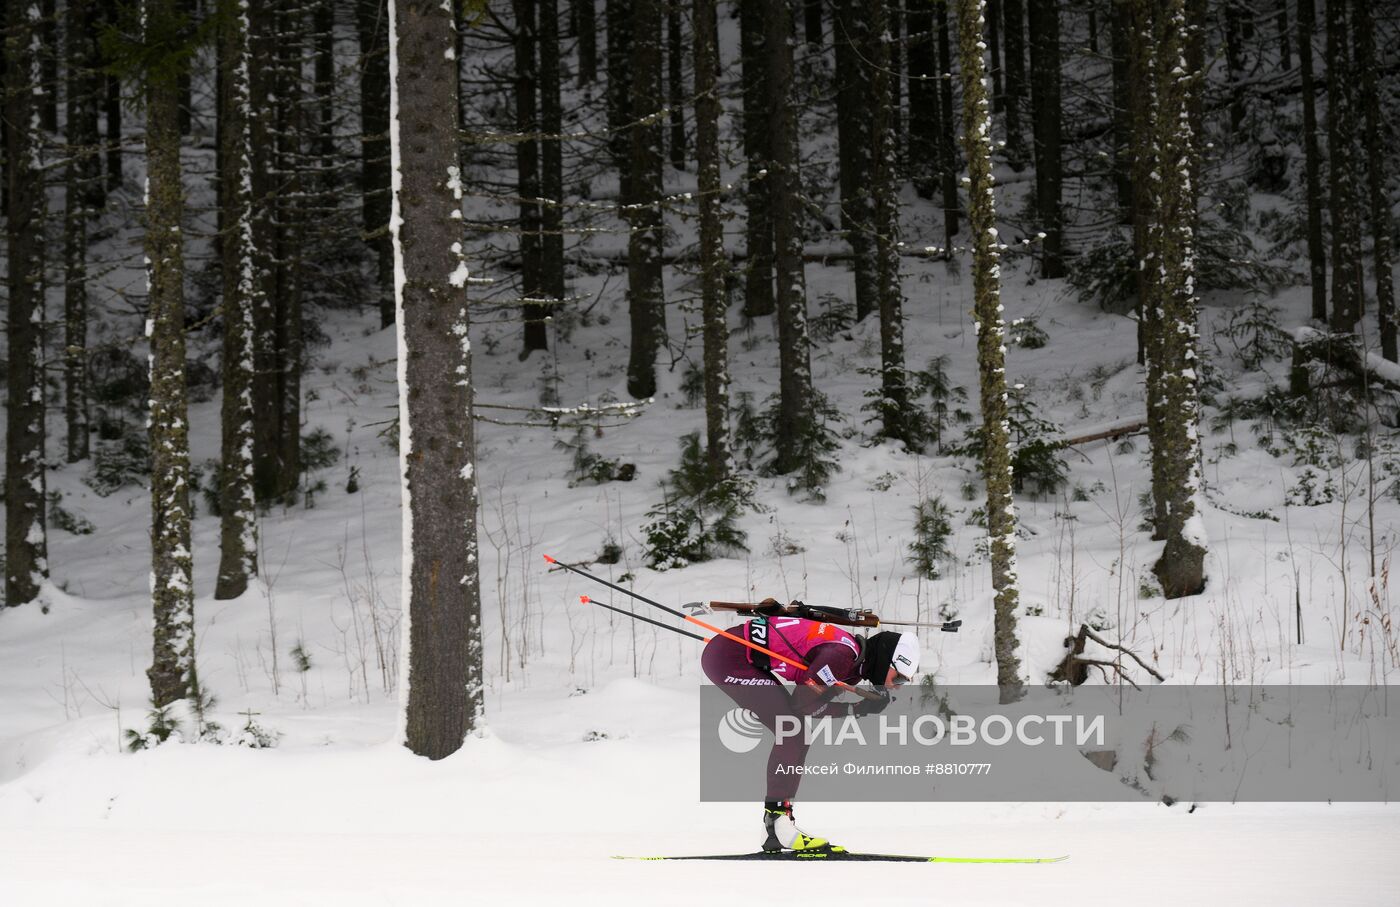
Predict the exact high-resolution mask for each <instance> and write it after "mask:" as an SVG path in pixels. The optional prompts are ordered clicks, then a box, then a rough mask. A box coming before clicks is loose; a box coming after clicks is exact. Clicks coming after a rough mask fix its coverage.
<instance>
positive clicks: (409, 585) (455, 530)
mask: <svg viewBox="0 0 1400 907" xmlns="http://www.w3.org/2000/svg"><path fill="white" fill-rule="evenodd" d="M389 29H390V30H389V70H390V73H389V78H390V84H391V100H390V115H389V117H390V119H389V136H390V144H391V150H392V151H391V167H392V181H393V182H392V185H393V208H392V212H391V215H390V227H391V230H392V235H393V242H394V294H395V299H396V301H397V305H398V313H397V319H396V320H397V325H398V328H397V329H398V341H399V361H398V374H399V463H400V469H401V470H402V475H403V615H404V617H403V620H404V626H402V627H401V629H400V632H401V634H402V640H403V653H402V662H403V667H402V668H401V670H400V676H401V677H405V678H407V680H406V682H405V684H404V690H403V694H402V695H403V700H404V710H403V726H402V740H403V742H404V744H405V745H406V746H407V747H408V748H409V749H410V750H412V751H413V752H414V753H416V754H418V755H420V756H427V757H428V758H430V759H441V758H443V757H445V756H449V755H451V754H452V753H454V752H456V751H457V750H458V749H459V748H460V747H461V745H462V741H463V739H464V738H465V736H466V735H467V734H468V733H471V732H472V731H474V730H477V729H479V728H481V727H482V726H483V714H482V708H483V700H482V647H481V589H480V576H479V564H478V558H477V529H476V513H477V483H476V451H475V435H474V429H473V425H472V376H471V344H470V341H469V340H468V336H467V329H468V311H467V290H466V284H467V265H466V261H465V259H464V258H463V251H462V239H463V229H462V215H461V197H462V188H463V187H462V179H461V171H460V170H459V168H458V161H457V129H458V119H459V116H458V113H459V108H458V101H457V91H458V88H457V85H458V79H457V54H456V46H457V39H456V30H455V28H454V27H453V16H452V7H451V5H450V4H443V3H439V2H436V0H389Z"/></svg>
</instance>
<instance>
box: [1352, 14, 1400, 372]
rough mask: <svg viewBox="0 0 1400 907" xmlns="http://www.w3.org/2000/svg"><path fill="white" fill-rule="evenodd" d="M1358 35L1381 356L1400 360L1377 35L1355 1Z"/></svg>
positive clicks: (1357, 62) (1356, 31)
mask: <svg viewBox="0 0 1400 907" xmlns="http://www.w3.org/2000/svg"><path fill="white" fill-rule="evenodd" d="M1352 11H1353V16H1354V17H1355V19H1354V21H1355V26H1354V29H1353V31H1354V33H1355V35H1356V67H1357V70H1358V74H1359V76H1360V80H1359V81H1360V93H1361V96H1360V99H1359V100H1360V104H1361V109H1362V111H1363V113H1364V115H1365V117H1366V123H1365V129H1366V140H1365V141H1366V176H1367V178H1368V180H1369V182H1368V187H1369V189H1370V193H1369V194H1370V219H1371V237H1372V255H1373V256H1374V261H1375V269H1376V318H1377V320H1378V321H1379V322H1380V333H1381V355H1382V356H1384V357H1385V358H1386V359H1389V360H1390V361H1391V362H1395V361H1397V360H1396V343H1395V286H1394V284H1393V282H1392V278H1391V273H1390V267H1391V236H1390V233H1391V223H1390V200H1389V196H1388V195H1387V193H1386V172H1385V168H1386V149H1385V146H1384V139H1383V137H1382V133H1383V131H1384V130H1383V122H1382V119H1381V102H1380V87H1379V81H1380V74H1379V72H1378V71H1377V63H1376V36H1375V34H1374V33H1373V31H1372V28H1373V21H1372V17H1371V4H1370V3H1369V2H1368V0H1353V3H1352Z"/></svg>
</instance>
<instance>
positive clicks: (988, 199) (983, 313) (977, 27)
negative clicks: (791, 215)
mask: <svg viewBox="0 0 1400 907" xmlns="http://www.w3.org/2000/svg"><path fill="white" fill-rule="evenodd" d="M1008 5H1009V4H1008ZM985 9H986V4H985V2H984V0H958V39H959V40H958V49H959V57H960V60H961V63H962V90H963V150H964V152H965V153H966V155H967V172H968V192H967V197H968V220H969V222H970V226H969V229H970V230H971V231H972V255H973V258H972V268H973V270H972V287H973V312H972V317H973V319H974V320H975V322H976V324H977V370H978V373H979V375H980V376H981V398H982V432H983V441H984V449H983V459H982V474H983V479H984V481H985V482H986V485H987V536H988V542H989V546H988V547H989V549H990V551H991V555H992V588H993V589H995V590H996V598H995V603H994V605H993V608H994V614H993V623H994V631H993V633H994V642H993V649H994V651H995V653H996V659H997V686H998V687H1000V690H1001V693H1000V699H1001V701H1002V702H1004V703H1005V702H1013V701H1015V700H1017V699H1020V698H1021V695H1022V689H1023V687H1024V680H1023V678H1022V675H1021V660H1020V658H1019V656H1018V655H1017V649H1018V648H1019V645H1020V644H1019V641H1018V638H1017V635H1016V609H1017V605H1018V599H1019V592H1018V590H1017V582H1018V580H1017V576H1016V510H1015V505H1014V503H1013V501H1012V498H1011V485H1012V476H1011V449H1010V438H1009V437H1008V436H1007V427H1006V426H1007V422H1006V420H1007V406H1006V352H1005V351H1006V324H1005V321H1004V320H1003V319H1002V306H1001V279H1000V276H999V274H1000V269H1001V266H1000V259H1001V243H1000V241H999V239H998V237H997V227H996V194H995V185H996V184H995V180H994V179H993V177H992V115H991V110H990V107H989V105H988V103H987V84H986V78H985V76H984V74H983V72H984V63H983V58H982V49H983V42H982V27H983V21H984V19H983V17H984V14H985Z"/></svg>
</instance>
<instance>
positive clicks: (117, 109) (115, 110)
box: [102, 0, 122, 192]
mask: <svg viewBox="0 0 1400 907" xmlns="http://www.w3.org/2000/svg"><path fill="white" fill-rule="evenodd" d="M120 17H121V0H102V25H103V27H104V28H111V29H115V28H119V27H120V26H121V22H120V21H119V20H120ZM102 62H103V65H104V66H110V64H112V63H113V62H114V61H113V60H111V59H109V58H107V57H106V56H104V57H103V60H102ZM106 83H107V85H106V97H105V98H104V103H103V105H102V106H103V110H102V113H103V118H104V119H105V120H106V127H107V131H106V134H105V135H104V136H103V139H104V142H105V145H106V148H107V189H108V191H110V192H116V191H117V190H118V189H120V188H121V187H122V81H121V78H120V77H119V76H117V75H116V74H115V73H111V72H109V73H108V74H107V78H106Z"/></svg>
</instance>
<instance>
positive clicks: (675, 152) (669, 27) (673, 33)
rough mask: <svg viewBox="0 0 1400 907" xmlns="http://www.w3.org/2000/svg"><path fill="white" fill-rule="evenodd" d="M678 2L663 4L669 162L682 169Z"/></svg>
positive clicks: (682, 97)
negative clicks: (669, 124) (668, 119)
mask: <svg viewBox="0 0 1400 907" xmlns="http://www.w3.org/2000/svg"><path fill="white" fill-rule="evenodd" d="M681 48H682V44H681V4H680V0H672V2H669V3H667V4H666V99H667V104H668V105H669V106H670V108H671V141H670V150H671V166H672V167H675V168H676V169H677V170H684V169H685V104H686V96H685V79H684V77H683V74H682V60H681V54H682V50H681Z"/></svg>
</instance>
